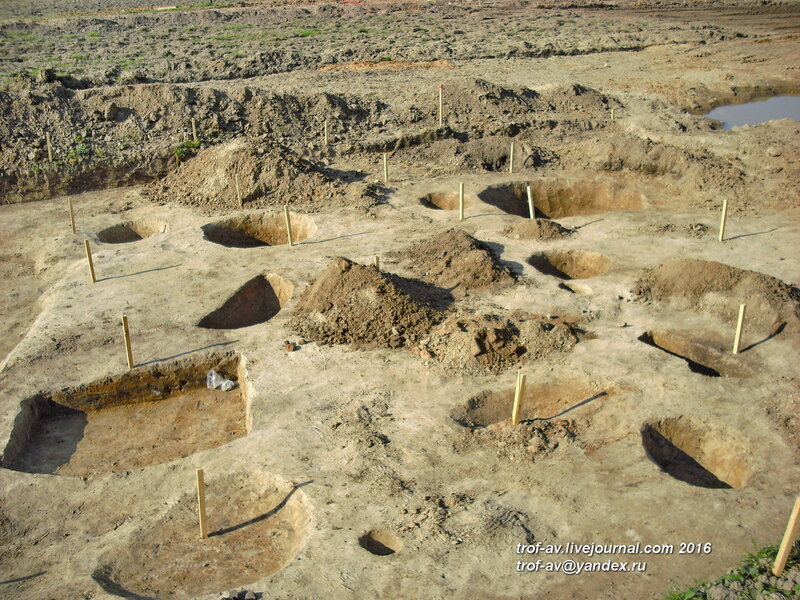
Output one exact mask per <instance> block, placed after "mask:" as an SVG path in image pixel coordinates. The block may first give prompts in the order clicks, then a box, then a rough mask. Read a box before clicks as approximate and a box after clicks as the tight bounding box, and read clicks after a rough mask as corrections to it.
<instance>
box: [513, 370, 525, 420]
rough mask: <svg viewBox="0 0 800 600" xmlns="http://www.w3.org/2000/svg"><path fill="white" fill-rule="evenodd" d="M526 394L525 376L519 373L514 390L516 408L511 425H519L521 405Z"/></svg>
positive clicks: (514, 408)
mask: <svg viewBox="0 0 800 600" xmlns="http://www.w3.org/2000/svg"><path fill="white" fill-rule="evenodd" d="M524 393H525V375H523V374H522V373H517V387H516V389H515V390H514V407H513V408H512V409H511V424H512V425H519V405H520V402H521V401H522V396H523V394H524Z"/></svg>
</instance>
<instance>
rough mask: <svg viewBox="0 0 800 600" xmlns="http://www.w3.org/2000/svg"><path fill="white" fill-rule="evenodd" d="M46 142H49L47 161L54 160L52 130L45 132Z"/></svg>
mask: <svg viewBox="0 0 800 600" xmlns="http://www.w3.org/2000/svg"><path fill="white" fill-rule="evenodd" d="M44 139H45V142H47V162H53V144H51V143H50V132H49V131H48V132H47V133H45V134H44Z"/></svg>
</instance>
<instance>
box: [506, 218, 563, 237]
mask: <svg viewBox="0 0 800 600" xmlns="http://www.w3.org/2000/svg"><path fill="white" fill-rule="evenodd" d="M574 232H575V230H574V229H567V228H566V227H562V226H561V225H559V224H558V223H556V222H555V221H550V220H549V219H528V220H526V221H522V222H520V223H514V225H511V226H510V227H506V228H505V229H504V230H503V235H506V236H508V237H510V238H511V239H513V240H538V241H541V242H549V241H552V240H560V239H563V238H566V237H569V236H571V235H572V234H573V233H574Z"/></svg>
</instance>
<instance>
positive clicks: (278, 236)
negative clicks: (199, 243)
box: [201, 213, 317, 248]
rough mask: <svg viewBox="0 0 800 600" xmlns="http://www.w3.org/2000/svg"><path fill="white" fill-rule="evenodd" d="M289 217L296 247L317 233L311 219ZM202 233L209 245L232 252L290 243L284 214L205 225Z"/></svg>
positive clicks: (299, 216) (234, 218) (304, 216)
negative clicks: (231, 249) (224, 247)
mask: <svg viewBox="0 0 800 600" xmlns="http://www.w3.org/2000/svg"><path fill="white" fill-rule="evenodd" d="M289 217H290V219H291V223H292V242H293V243H297V242H302V241H303V240H305V239H308V238H309V237H311V236H312V235H314V232H316V230H317V227H316V225H315V224H314V221H313V220H312V219H311V218H310V217H308V216H306V215H301V214H297V213H290V215H289ZM201 229H202V230H203V234H204V236H205V238H206V239H207V240H208V241H210V242H214V243H215V244H220V245H222V246H227V247H228V248H259V247H263V246H282V245H284V244H288V243H289V237H288V234H287V231H286V217H285V216H284V215H283V214H260V215H247V216H246V217H233V218H231V219H225V220H223V221H217V222H216V223H209V224H207V225H203V227H201Z"/></svg>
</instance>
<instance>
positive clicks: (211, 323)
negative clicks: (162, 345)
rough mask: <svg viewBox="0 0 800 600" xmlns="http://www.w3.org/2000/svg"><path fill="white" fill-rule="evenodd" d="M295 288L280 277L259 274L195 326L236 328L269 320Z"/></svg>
mask: <svg viewBox="0 0 800 600" xmlns="http://www.w3.org/2000/svg"><path fill="white" fill-rule="evenodd" d="M293 289H294V286H293V285H292V284H291V283H289V281H287V280H286V279H284V278H283V277H281V276H280V275H275V274H272V273H270V274H269V275H258V276H257V277H253V278H252V279H251V280H250V281H248V282H247V283H245V284H244V285H243V286H242V287H240V288H239V289H238V290H236V293H234V294H233V295H232V296H231V297H230V298H228V299H227V300H226V301H225V303H224V304H223V305H222V306H220V307H219V308H218V309H217V310H215V311H214V312H211V313H209V314H207V315H206V316H205V317H203V318H202V319H200V322H199V323H198V324H197V326H198V327H204V328H206V329H238V328H240V327H250V326H251V325H257V324H259V323H264V322H265V321H268V320H270V319H271V318H272V317H274V316H275V315H277V314H278V313H279V312H280V311H281V308H283V306H284V305H285V304H286V303H287V302H288V301H289V298H291V296H292V290H293Z"/></svg>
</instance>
